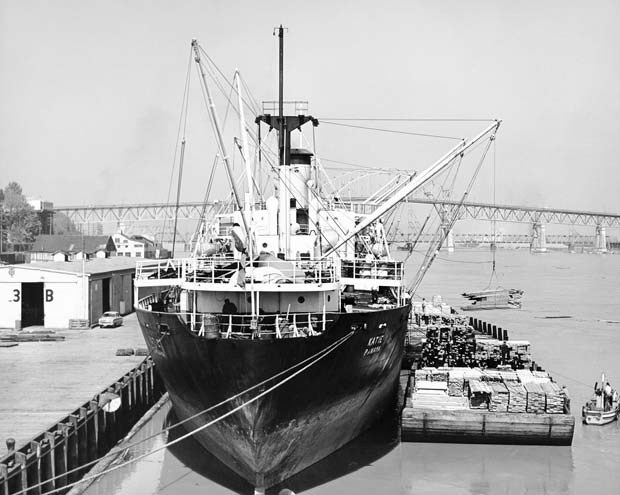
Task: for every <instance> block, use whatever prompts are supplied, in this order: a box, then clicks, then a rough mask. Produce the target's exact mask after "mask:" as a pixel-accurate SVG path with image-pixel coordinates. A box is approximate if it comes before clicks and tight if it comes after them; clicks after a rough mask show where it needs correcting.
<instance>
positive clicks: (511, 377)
mask: <svg viewBox="0 0 620 495" xmlns="http://www.w3.org/2000/svg"><path fill="white" fill-rule="evenodd" d="M499 375H500V377H501V379H502V381H503V382H504V383H506V384H507V383H508V382H518V381H519V375H517V373H516V372H515V371H512V370H510V371H504V370H502V371H500V372H499Z"/></svg>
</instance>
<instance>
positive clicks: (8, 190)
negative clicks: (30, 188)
mask: <svg viewBox="0 0 620 495" xmlns="http://www.w3.org/2000/svg"><path fill="white" fill-rule="evenodd" d="M3 196H4V199H3V201H2V210H3V212H2V219H3V226H2V231H3V233H4V232H6V234H5V240H6V243H7V244H9V245H10V246H11V248H12V249H15V248H16V247H18V246H19V245H22V244H28V243H32V242H34V238H35V236H36V234H37V232H39V231H40V230H41V220H40V219H39V217H38V216H37V214H36V213H35V211H34V208H32V206H30V205H29V204H28V201H27V200H26V198H25V196H24V195H23V193H22V188H21V186H20V185H19V184H18V183H17V182H9V184H8V185H7V186H6V187H5V188H4V191H3ZM3 246H4V242H3Z"/></svg>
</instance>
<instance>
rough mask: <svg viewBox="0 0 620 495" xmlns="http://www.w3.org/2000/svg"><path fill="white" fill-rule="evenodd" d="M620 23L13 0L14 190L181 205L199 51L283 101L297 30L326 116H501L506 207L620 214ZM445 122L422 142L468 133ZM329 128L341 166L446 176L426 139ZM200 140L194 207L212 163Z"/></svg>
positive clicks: (10, 149) (7, 9) (8, 108)
mask: <svg viewBox="0 0 620 495" xmlns="http://www.w3.org/2000/svg"><path fill="white" fill-rule="evenodd" d="M619 14H620V2H618V1H617V0H594V1H590V2H585V1H573V0H550V1H529V2H526V1H522V2H515V1H514V0H489V1H483V0H470V1H460V0H453V1H437V0H428V1H422V0H407V1H402V2H397V1H385V0H382V1H378V0H374V1H360V0H356V1H349V2H336V1H319V0H313V1H306V2H295V1H291V0H288V1H283V2H280V1H269V0H265V1H260V2H257V1H247V2H235V1H230V0H228V1H215V0H209V1H205V0H202V1H196V2H190V1H178V0H177V1H129V0H127V1H118V0H106V1H97V2H95V1H87V0H76V1H68V0H57V1H54V2H50V1H31V0H19V1H15V0H2V1H1V2H0V74H1V76H0V185H1V186H5V185H6V183H7V182H9V181H11V180H15V181H17V182H19V183H20V184H21V185H22V186H23V188H24V191H25V192H26V193H27V194H28V195H30V196H33V197H40V198H43V199H47V200H50V201H53V202H54V203H55V204H57V205H83V204H109V203H126V204H128V203H138V202H160V201H165V200H166V195H167V191H168V184H169V176H170V168H171V165H172V157H173V152H174V146H175V140H176V132H177V124H178V119H179V111H180V103H181V99H182V95H183V84H184V79H185V73H186V67H187V60H188V53H189V43H190V40H191V39H192V38H194V37H195V38H198V39H199V40H200V42H201V44H202V46H203V47H204V49H205V50H206V51H207V53H209V55H210V56H211V57H212V58H213V59H214V60H215V61H216V62H217V63H218V64H219V66H220V67H221V68H222V70H224V71H225V72H226V73H227V74H232V72H233V70H234V69H235V68H236V67H238V68H239V69H240V70H241V71H242V73H243V74H244V76H245V79H246V80H247V83H248V85H249V86H250V88H251V89H252V92H253V94H254V95H255V96H256V97H257V98H258V99H259V100H272V99H275V97H276V96H277V72H276V62H277V39H276V38H274V37H273V36H272V31H273V28H274V26H277V25H279V24H280V23H282V24H284V25H285V26H286V27H287V28H288V32H287V35H286V52H285V53H286V70H287V75H286V95H285V96H286V97H287V98H289V99H304V100H309V101H310V105H311V113H312V114H313V115H314V116H315V117H318V118H319V119H321V118H322V117H323V118H325V117H332V118H345V117H350V118H360V117H375V118H385V117H393V118H395V117H400V118H406V117H410V118H412V117H433V118H452V117H454V118H501V119H502V120H503V121H504V123H503V125H502V128H501V130H500V134H499V136H498V141H497V170H498V177H497V183H496V187H497V202H498V203H509V204H525V205H532V206H548V207H558V208H573V209H585V210H595V211H608V212H620V194H619V192H618V189H619V186H620V180H619V179H620V166H619V165H620V164H619V160H618V156H619V152H620V139H619V138H620V83H619V82H620V53H619V52H620V48H619V47H620V39H619V38H620V30H619V29H618V23H619V21H620V15H619ZM196 87H197V86H196V85H194V88H196ZM193 112H194V109H191V110H190V114H191V115H194V114H193ZM202 113H204V112H202ZM196 114H198V111H196ZM442 126H443V127H442V128H441V129H438V128H437V126H431V125H430V124H429V125H426V124H425V125H422V124H419V123H418V124H415V125H413V124H411V126H410V127H408V128H407V129H408V130H415V131H425V130H427V131H428V130H430V131H433V132H435V131H439V130H441V131H442V132H446V133H454V134H455V135H461V134H462V133H464V132H466V131H467V134H470V132H469V131H470V129H463V128H462V127H458V126H455V127H448V126H447V124H442ZM321 132H325V133H328V134H329V136H330V138H329V139H323V141H322V142H323V143H324V147H323V148H321V147H320V146H319V154H321V153H324V154H325V156H327V155H329V157H330V158H332V159H336V160H343V161H355V162H356V163H363V164H365V165H370V166H372V165H378V166H389V167H398V168H407V169H414V168H415V169H421V168H424V166H426V165H429V164H430V161H429V160H430V155H429V154H427V153H419V154H418V151H419V150H420V149H421V146H422V145H424V146H425V145H427V144H429V143H428V139H427V140H424V139H423V138H415V139H414V138H411V137H408V138H407V139H406V140H400V141H398V140H396V139H391V140H390V139H388V138H386V137H385V136H383V137H381V138H376V139H375V137H373V135H372V134H368V133H363V132H359V131H357V132H354V131H343V130H339V132H340V133H341V134H340V135H338V134H337V133H335V132H336V131H335V130H334V127H333V126H328V125H321V126H320V127H319V129H318V130H317V133H318V135H319V137H318V138H317V140H318V143H319V145H321V139H322V137H321V134H320V133H321ZM204 137H205V139H209V138H210V136H207V135H206V134H205V136H204ZM194 141H195V140H194ZM338 142H340V143H342V146H338V145H337V144H335V143H338ZM193 144H194V143H193V142H192V141H190V140H188V160H187V163H186V167H187V173H186V182H185V184H184V199H185V200H188V201H190V200H199V199H200V198H202V195H203V191H204V184H205V183H206V179H207V174H208V168H209V166H210V163H211V160H212V156H199V154H198V153H197V152H194V151H191V150H195V149H198V148H199V147H198V146H194V147H193V148H192V145H193ZM451 145H452V144H451V143H450V142H447V143H446V142H440V143H433V144H432V146H434V148H433V152H435V151H437V152H438V153H437V154H439V152H441V151H442V150H444V151H445V150H446V149H448V148H449V147H450V146H451ZM438 146H439V147H438ZM442 147H443V148H442ZM489 177H490V175H489V174H488V173H487V175H484V176H483V177H482V178H481V184H482V186H481V187H480V188H478V189H477V191H476V199H481V200H483V199H487V200H488V199H490V197H491V187H490V184H491V183H490V179H489Z"/></svg>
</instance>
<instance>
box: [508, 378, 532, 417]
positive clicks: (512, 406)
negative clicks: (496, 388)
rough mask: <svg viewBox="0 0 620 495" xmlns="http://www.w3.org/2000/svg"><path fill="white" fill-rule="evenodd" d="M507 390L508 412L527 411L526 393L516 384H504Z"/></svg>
mask: <svg viewBox="0 0 620 495" xmlns="http://www.w3.org/2000/svg"><path fill="white" fill-rule="evenodd" d="M504 384H505V385H506V388H507V389H508V412H512V413H524V412H525V411H526V409H527V392H526V390H525V388H524V387H523V385H521V384H520V383H518V382H514V381H508V382H504Z"/></svg>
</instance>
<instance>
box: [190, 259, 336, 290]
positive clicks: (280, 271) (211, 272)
mask: <svg viewBox="0 0 620 495" xmlns="http://www.w3.org/2000/svg"><path fill="white" fill-rule="evenodd" d="M239 272H243V273H244V277H245V279H244V280H245V282H247V283H250V282H254V283H306V284H311V283H314V284H322V283H334V282H337V281H338V279H339V277H338V269H337V266H336V263H335V262H334V260H331V259H325V260H303V259H297V260H279V259H278V260H261V261H254V262H252V263H247V264H243V263H242V262H241V261H239V260H224V259H221V258H220V259H217V258H191V259H187V260H183V266H182V278H183V279H184V280H185V281H187V282H193V283H212V284H216V283H228V282H229V281H230V278H231V277H232V276H233V275H234V274H235V273H239Z"/></svg>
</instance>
